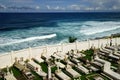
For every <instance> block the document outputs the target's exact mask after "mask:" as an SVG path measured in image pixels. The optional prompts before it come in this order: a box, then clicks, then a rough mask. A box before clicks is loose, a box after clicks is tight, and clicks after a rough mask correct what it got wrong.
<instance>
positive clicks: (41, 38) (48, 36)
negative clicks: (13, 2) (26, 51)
mask: <svg viewBox="0 0 120 80" xmlns="http://www.w3.org/2000/svg"><path fill="white" fill-rule="evenodd" d="M56 36H57V35H56V34H50V35H44V36H36V37H29V38H25V39H21V40H15V41H14V42H10V43H5V44H0V46H6V45H12V44H17V43H22V42H28V41H34V40H43V39H50V38H53V37H56Z"/></svg>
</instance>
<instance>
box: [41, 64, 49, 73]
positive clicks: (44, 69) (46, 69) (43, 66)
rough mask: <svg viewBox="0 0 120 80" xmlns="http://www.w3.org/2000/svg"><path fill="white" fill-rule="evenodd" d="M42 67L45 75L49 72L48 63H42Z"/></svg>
mask: <svg viewBox="0 0 120 80" xmlns="http://www.w3.org/2000/svg"><path fill="white" fill-rule="evenodd" d="M40 66H41V68H42V70H43V71H44V72H45V73H47V72H48V67H47V63H45V62H42V63H40Z"/></svg>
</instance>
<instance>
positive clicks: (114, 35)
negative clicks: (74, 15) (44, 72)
mask: <svg viewBox="0 0 120 80" xmlns="http://www.w3.org/2000/svg"><path fill="white" fill-rule="evenodd" d="M119 37H120V33H115V34H111V35H110V36H103V37H96V38H93V39H92V38H89V39H85V40H77V41H78V42H85V41H88V40H99V39H110V38H119ZM61 44H69V42H64V43H61V42H60V43H55V44H45V45H40V46H35V47H31V48H37V47H44V46H52V45H61ZM28 48H29V47H27V48H22V49H17V50H11V51H20V50H24V49H28ZM5 53H10V51H3V52H0V55H2V54H5Z"/></svg>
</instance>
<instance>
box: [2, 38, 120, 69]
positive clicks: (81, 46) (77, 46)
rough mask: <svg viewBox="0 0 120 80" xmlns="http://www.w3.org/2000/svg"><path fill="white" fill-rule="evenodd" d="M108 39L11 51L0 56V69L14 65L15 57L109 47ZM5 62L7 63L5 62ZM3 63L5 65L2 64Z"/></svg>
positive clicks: (114, 41)
mask: <svg viewBox="0 0 120 80" xmlns="http://www.w3.org/2000/svg"><path fill="white" fill-rule="evenodd" d="M109 42H110V39H99V40H88V41H82V42H75V43H64V44H61V45H47V46H39V47H34V48H31V47H30V48H27V49H22V50H18V51H11V52H8V53H3V54H0V63H1V65H0V67H5V66H7V65H8V66H9V65H12V64H13V63H14V61H15V60H14V59H15V57H17V58H20V57H23V58H24V59H31V58H33V57H37V56H39V57H41V55H45V56H48V57H49V56H51V55H52V54H53V53H54V52H57V51H61V52H62V53H67V52H68V51H70V50H72V49H73V50H79V51H82V50H87V49H89V48H91V47H95V48H100V47H101V46H102V47H104V46H106V45H109ZM112 44H113V45H116V44H119V45H120V38H112ZM6 60H7V62H6ZM3 62H5V63H3Z"/></svg>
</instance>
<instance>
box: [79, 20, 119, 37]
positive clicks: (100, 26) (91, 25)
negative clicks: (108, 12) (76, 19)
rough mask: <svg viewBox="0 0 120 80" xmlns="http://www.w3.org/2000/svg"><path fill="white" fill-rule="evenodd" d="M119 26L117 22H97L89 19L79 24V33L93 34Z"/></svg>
mask: <svg viewBox="0 0 120 80" xmlns="http://www.w3.org/2000/svg"><path fill="white" fill-rule="evenodd" d="M119 28H120V23H119V22H112V21H109V22H97V21H92V22H91V21H89V22H86V23H84V24H83V25H82V26H81V29H80V33H82V34H84V35H94V34H99V33H104V32H108V31H113V30H116V29H119Z"/></svg>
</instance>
